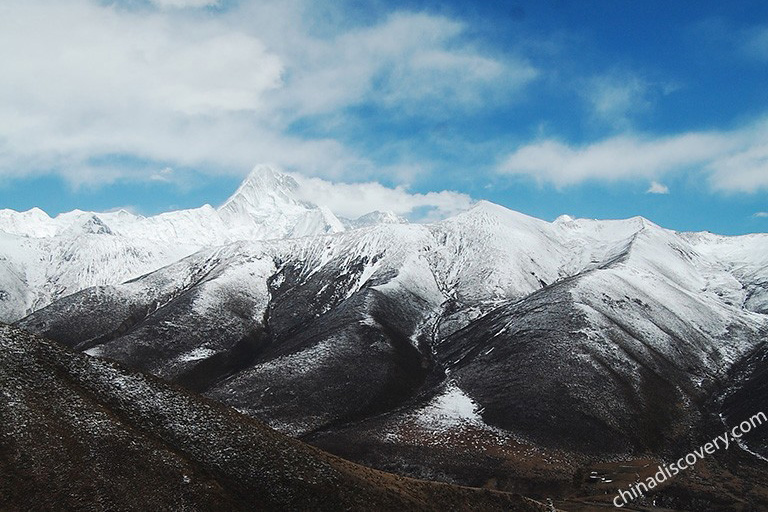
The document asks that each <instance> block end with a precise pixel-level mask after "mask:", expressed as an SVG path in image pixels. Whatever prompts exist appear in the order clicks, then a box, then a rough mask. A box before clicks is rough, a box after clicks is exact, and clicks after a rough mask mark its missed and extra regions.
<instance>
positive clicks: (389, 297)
mask: <svg viewBox="0 0 768 512" xmlns="http://www.w3.org/2000/svg"><path fill="white" fill-rule="evenodd" d="M296 188H297V185H296V182H295V181H294V180H293V179H292V178H291V177H290V176H288V175H285V174H282V173H281V172H279V171H278V170H275V169H272V168H269V167H259V168H257V169H255V170H254V171H253V173H251V175H250V176H249V177H248V178H247V179H246V180H245V181H244V182H243V184H242V185H241V186H240V188H239V189H238V190H237V192H236V193H235V194H234V195H233V196H232V197H231V198H230V199H229V200H227V201H226V202H225V203H224V204H223V205H222V206H221V207H220V208H218V209H214V208H212V207H210V206H204V207H202V208H199V209H195V210H184V211H178V212H170V213H165V214H161V215H157V216H154V217H140V216H136V215H133V214H130V213H128V212H125V211H120V212H112V213H92V212H80V211H76V212H70V213H66V214H61V215H59V216H57V217H56V218H53V219H52V218H50V217H48V216H47V215H46V214H44V213H43V212H42V211H40V210H31V211H29V212H22V213H17V212H12V211H9V210H4V211H2V212H0V241H1V242H2V244H0V320H2V321H5V322H15V323H16V326H17V327H18V328H21V329H24V330H25V331H27V332H31V333H34V334H36V335H40V336H44V337H45V338H48V339H51V340H55V341H56V342H58V343H62V344H63V345H65V346H68V347H70V348H72V349H74V350H76V351H80V352H84V353H85V354H86V355H85V356H81V357H83V358H85V359H83V360H84V361H91V360H93V361H101V360H110V361H116V362H118V363H120V364H123V365H126V366H128V367H130V368H133V369H136V370H140V371H142V372H146V373H148V374H151V375H153V376H155V377H159V378H160V379H163V380H165V381H167V382H170V383H173V384H174V385H178V386H182V387H183V388H184V389H185V390H187V391H185V392H191V393H195V394H199V395H203V396H205V397H207V399H212V400H214V401H216V402H219V403H222V404H225V405H227V406H230V407H232V408H234V409H236V410H237V411H238V412H239V413H240V414H242V415H244V416H247V417H251V418H254V419H257V420H258V421H261V422H264V423H265V424H266V425H269V426H270V427H271V428H273V429H275V430H277V431H279V432H281V433H282V434H285V435H289V436H291V437H294V438H298V439H300V440H302V441H305V442H308V443H310V444H312V445H314V446H317V447H319V448H322V449H324V450H327V451H329V452H331V453H334V454H336V455H339V456H341V457H344V458H346V459H349V460H352V461H354V462H357V463H361V464H364V465H366V466H371V467H374V468H377V469H379V470H385V471H389V472H392V473H396V474H400V475H403V476H406V477H415V478H420V479H427V480H439V481H443V482H449V483H453V484H461V485H470V486H475V487H488V488H493V489H497V490H499V491H507V492H517V493H521V494H524V495H527V496H532V497H535V498H539V499H541V500H545V499H546V498H551V499H553V500H554V504H555V505H556V506H557V507H559V508H560V509H563V510H591V509H595V510H597V509H601V508H602V507H603V506H605V507H612V505H611V502H610V499H611V498H612V497H613V495H614V494H615V492H616V488H617V487H619V486H621V485H625V486H626V484H628V483H629V482H631V481H633V480H634V479H636V478H639V477H641V476H643V475H644V474H645V473H647V472H648V471H652V470H653V471H655V468H656V467H657V466H658V465H659V464H661V463H664V462H666V461H669V460H674V459H677V458H679V457H680V456H683V455H685V454H686V453H688V452H689V451H691V450H692V449H694V448H696V447H698V446H700V445H701V444H702V443H703V442H704V441H706V440H708V439H711V438H712V437H713V435H716V434H718V433H721V432H722V431H723V430H724V429H725V428H726V427H728V428H732V427H733V426H734V425H737V424H738V423H739V422H741V421H742V420H744V419H745V418H749V417H750V416H752V415H754V414H756V413H758V412H761V411H760V408H761V407H764V406H765V404H768V385H767V382H768V379H767V378H766V375H768V366H767V364H768V356H767V355H766V354H767V353H768V352H767V351H768V345H766V339H767V338H766V336H767V335H768V316H766V315H768V235H766V234H754V235H746V236H739V237H724V236H719V235H714V234H711V233H681V232H675V231H672V230H668V229H664V228H662V227H660V226H658V225H656V224H654V223H652V222H650V221H649V220H647V219H644V218H640V217H636V218H631V219H626V220H608V221H599V220H590V219H574V218H572V217H569V216H562V217H560V218H558V219H556V220H555V221H553V222H546V221H543V220H539V219H535V218H532V217H529V216H526V215H524V214H521V213H518V212H514V211H512V210H509V209H506V208H504V207H501V206H498V205H495V204H492V203H489V202H485V201H480V202H478V203H476V204H475V205H474V206H473V207H472V208H471V209H470V210H468V211H466V212H463V213H461V214H459V215H456V216H454V217H451V218H448V219H445V220H443V221H440V222H435V223H431V224H409V223H407V221H405V220H404V219H401V218H399V217H397V216H396V215H394V214H392V213H386V212H384V213H382V212H373V213H371V214H368V215H365V216H363V217H361V218H360V219H357V220H354V221H350V220H346V219H339V218H337V217H336V216H334V214H333V213H332V212H331V211H330V210H328V209H327V208H325V207H323V206H318V205H314V204H310V203H307V202H304V201H300V200H298V199H297V198H296V193H295V192H296ZM57 350H58V349H57ZM86 356H90V357H89V358H86ZM68 357H73V356H68ZM89 364H94V365H97V364H106V363H96V362H93V363H89ZM195 396H197V395H195ZM203 400H204V399H203ZM764 431H768V426H766V427H765V428H764V429H763V430H759V429H757V430H755V431H754V432H752V433H750V434H748V435H746V436H744V438H743V442H741V443H740V444H739V446H738V447H737V448H733V449H731V450H730V451H728V452H727V453H723V454H719V455H718V456H715V457H712V458H709V459H706V460H705V461H703V462H701V463H700V464H699V465H697V467H696V468H694V469H693V470H691V471H690V472H689V473H688V474H685V475H682V476H680V477H678V478H677V479H675V480H673V481H671V482H669V483H668V484H667V485H665V486H663V487H662V488H660V489H659V490H658V491H657V492H656V493H654V494H653V495H652V496H649V497H647V498H643V499H641V500H638V502H637V504H638V506H643V507H646V508H644V509H643V510H669V509H676V510H734V511H736V510H766V509H768V462H767V460H766V458H768V435H766V433H765V432H764ZM585 507H592V508H585ZM654 507H657V508H654ZM662 507H663V508H662Z"/></svg>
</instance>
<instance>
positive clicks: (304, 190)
mask: <svg viewBox="0 0 768 512" xmlns="http://www.w3.org/2000/svg"><path fill="white" fill-rule="evenodd" d="M293 177H294V178H295V179H296V181H297V182H298V183H299V190H298V192H297V195H298V197H299V198H301V199H304V200H307V201H311V202H314V203H317V204H321V205H324V206H327V207H328V208H329V209H330V210H331V211H333V212H334V213H335V214H337V215H340V216H342V217H347V218H350V219H354V218H357V217H359V216H361V215H365V214H366V213H369V212H371V211H374V210H381V211H392V212H394V213H396V214H398V215H402V216H412V215H413V214H419V215H421V216H422V217H424V216H425V217H426V219H429V220H434V219H437V218H444V217H448V216H450V215H454V214H456V213H459V212H461V211H464V210H466V209H467V208H469V207H470V206H472V204H473V201H472V198H470V197H469V196H468V195H467V194H462V193H459V192H453V191H447V190H445V191H441V192H428V193H426V194H420V193H414V192H409V191H408V189H407V187H405V186H398V187H395V188H390V187H386V186H384V185H382V184H381V183H377V182H366V183H340V182H332V181H328V180H324V179H321V178H308V177H305V176H302V175H298V174H293ZM415 220H422V219H415Z"/></svg>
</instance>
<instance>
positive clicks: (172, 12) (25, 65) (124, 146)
mask: <svg viewBox="0 0 768 512" xmlns="http://www.w3.org/2000/svg"><path fill="white" fill-rule="evenodd" d="M317 4H318V3H317V2H310V1H309V0H283V1H280V2H278V1H272V0H261V1H249V0H240V1H219V2H217V1H215V0H151V1H149V0H147V1H140V0H133V1H109V2H107V1H101V2H99V1H96V0H58V1H53V0H25V1H20V0H9V1H7V2H3V6H2V7H0V69H3V80H2V81H0V208H2V207H4V208H13V209H17V210H24V209H28V208H31V207H33V206H39V207H41V208H43V209H44V210H46V211H47V212H49V213H50V214H57V213H60V212H62V211H67V210H71V209H74V208H81V209H88V210H91V209H92V210H109V209H113V208H120V207H126V208H131V209H133V210H134V211H137V212H139V213H143V214H153V213H158V212H161V211H164V210H168V209H175V208H186V207H195V206H199V205H201V204H204V203H210V204H213V205H216V204H219V203H221V202H222V201H223V200H224V199H225V198H226V197H227V196H228V195H229V194H230V193H231V192H232V191H233V190H234V189H235V188H236V186H237V184H238V182H239V181H240V180H241V179H242V177H243V176H245V175H246V174H247V173H248V172H249V170H250V169H251V168H252V167H253V166H255V165H257V164H260V163H265V162H266V163H273V164H276V165H278V166H280V167H282V168H284V169H285V170H287V171H290V172H293V173H295V174H296V176H297V177H298V178H299V179H300V182H301V184H302V187H303V188H304V189H306V190H305V193H306V194H307V195H308V196H310V197H311V194H312V190H319V191H320V192H318V201H320V202H324V203H326V204H328V205H329V206H330V207H331V208H332V209H333V210H334V211H336V212H337V213H339V214H341V215H345V216H354V215H357V214H362V213H365V211H364V210H366V209H367V208H381V209H383V208H391V209H394V210H396V211H397V213H400V214H403V215H410V216H411V217H412V218H416V219H418V218H420V217H422V216H423V215H424V214H425V212H427V214H426V215H427V218H439V217H441V216H445V215H450V214H453V213H455V212H457V211H460V210H461V209H463V208H466V207H467V206H468V205H469V204H471V202H472V201H473V200H478V199H488V200H491V201H493V202H496V203H499V204H502V205H504V206H507V207H509V208H512V209H515V210H519V211H522V212H524V213H528V214H530V215H534V216H537V217H541V218H544V219H547V220H552V219H554V218H556V217H557V216H558V215H560V214H563V213H568V214H571V215H574V216H579V217H593V218H621V217H631V216H635V215H643V216H645V217H648V218H649V219H651V220H652V221H654V222H656V223H658V224H661V225H663V226H665V227H670V228H674V229H680V230H710V231H714V232H719V233H724V234H739V233H747V232H765V231H767V230H768V215H766V214H764V213H765V212H768V5H767V4H765V2H759V1H754V2H751V1H734V2H696V3H695V4H693V3H688V2H661V1H658V2H657V1H643V2H637V1H618V0H617V1H608V0H604V1H588V0H579V1H568V0H543V1H536V2H533V1H531V2H523V1H485V2H427V1H408V2H406V1H399V2H398V1H388V2H384V1H357V2H351V1H349V2H347V1H338V2H323V3H322V4H327V5H320V6H319V5H317ZM351 197H365V198H366V200H365V201H354V200H350V198H351Z"/></svg>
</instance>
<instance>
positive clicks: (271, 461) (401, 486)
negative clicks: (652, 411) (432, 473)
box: [0, 325, 545, 512]
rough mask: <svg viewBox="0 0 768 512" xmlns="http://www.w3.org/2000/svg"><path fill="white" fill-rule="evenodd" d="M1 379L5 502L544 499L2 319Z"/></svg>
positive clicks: (330, 506) (193, 506)
mask: <svg viewBox="0 0 768 512" xmlns="http://www.w3.org/2000/svg"><path fill="white" fill-rule="evenodd" d="M0 389H2V394H3V396H2V400H0V418H2V420H3V421H2V423H0V509H3V510H32V509H34V510H62V509H77V510H435V511H441V510H483V511H485V510H507V511H522V512H525V511H537V510H538V511H541V510H545V508H544V507H543V506H541V505H539V504H537V503H535V502H532V501H529V500H526V499H524V498H522V497H518V496H513V495H510V494H504V493H498V492H493V491H485V490H476V489H469V488H462V487H456V486H450V485H446V484H434V483H428V482H423V481H417V480H411V479H407V478H402V477H396V476H393V475H390V474H386V473H382V472H379V471H375V470H371V469H368V468H365V467H361V466H358V465H355V464H352V463H349V462H346V461H344V460H341V459H338V458H336V457H334V456H332V455H329V454H327V453H324V452H322V451H320V450H318V449H316V448H312V447H310V446H307V445H305V444H303V443H301V442H299V441H296V440H293V439H290V438H287V437H285V436H283V435H281V434H279V433H277V432H275V431H273V430H271V429H270V428H268V427H266V426H264V425H262V424H261V423H259V422H257V421H255V420H252V419H250V418H247V417H245V416H242V415H240V414H238V413H236V412H235V411H233V410H231V409H228V408H226V407H223V406H221V405H219V404H216V403H214V402H211V401H208V400H205V399H201V398H199V397H197V396H194V395H192V394H190V393H187V392H185V391H183V390H181V389H179V388H175V387H173V386H169V385H167V384H164V383H162V382H160V381H159V380H157V379H155V378H152V377H147V376H145V375H143V374H140V373H135V372H131V371H128V370H125V369H123V368H121V367H119V366H118V365H115V364H112V363H109V362H106V361H101V360H97V359H94V358H91V357H88V356H85V355H82V354H76V353H72V352H70V351H68V350H66V349H64V348H63V347H61V346H59V345H58V344H56V343H54V342H50V341H48V340H45V339H42V338H37V337H34V336H32V335H29V334H28V333H26V332H24V331H21V330H19V329H15V328H12V327H9V326H4V325H2V326H0Z"/></svg>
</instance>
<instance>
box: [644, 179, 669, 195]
mask: <svg viewBox="0 0 768 512" xmlns="http://www.w3.org/2000/svg"><path fill="white" fill-rule="evenodd" d="M645 193H646V194H669V187H668V186H666V185H664V184H663V183H659V182H658V181H652V182H651V186H650V187H648V190H646V191H645Z"/></svg>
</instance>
